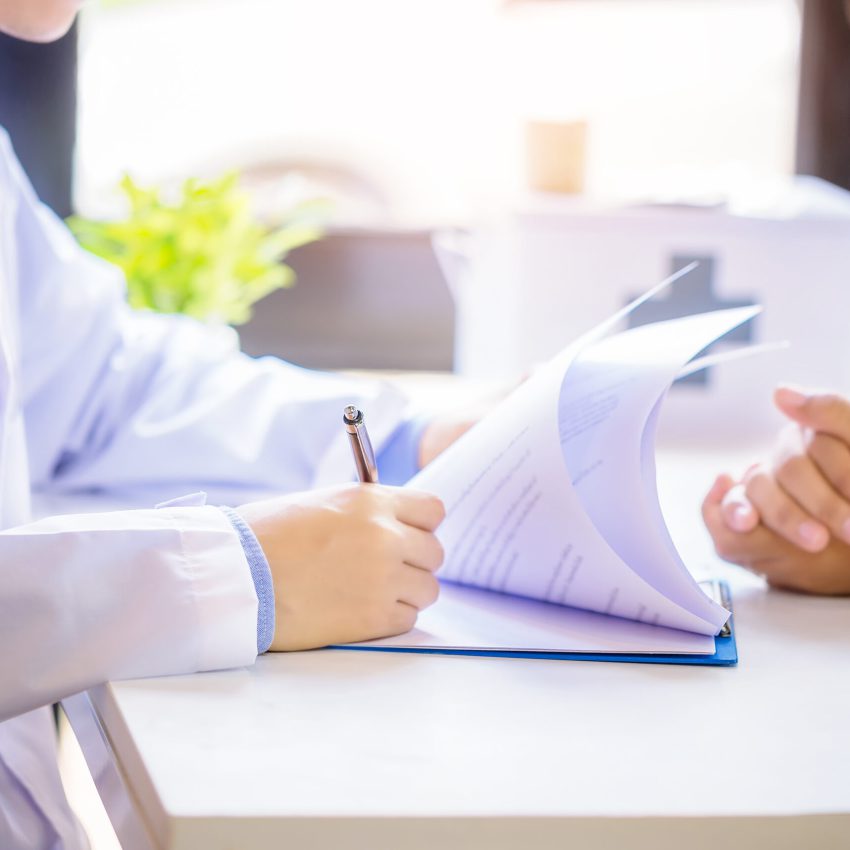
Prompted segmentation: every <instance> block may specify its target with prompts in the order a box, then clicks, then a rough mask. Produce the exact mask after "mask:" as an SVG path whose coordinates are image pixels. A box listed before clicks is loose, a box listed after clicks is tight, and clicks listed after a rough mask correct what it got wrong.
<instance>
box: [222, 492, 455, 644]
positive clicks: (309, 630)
mask: <svg viewBox="0 0 850 850" xmlns="http://www.w3.org/2000/svg"><path fill="white" fill-rule="evenodd" d="M238 513H239V514H240V515H241V516H242V517H243V519H244V520H245V521H246V522H247V523H248V525H249V526H250V527H251V529H252V530H253V532H254V534H255V535H256V537H257V539H258V541H259V543H260V545H261V546H262V548H263V552H264V553H265V555H266V558H267V560H268V562H269V566H270V567H271V572H272V579H273V582H274V594H275V634H274V640H273V641H272V645H271V649H272V650H298V649H314V648H316V647H321V646H327V645H328V644H333V643H349V642H351V641H362V640H371V639H374V638H379V637H386V636H388V635H396V634H401V633H403V632H406V631H409V630H410V629H411V628H413V626H414V624H415V623H416V616H417V614H418V613H419V611H420V610H422V609H423V608H426V607H428V606H429V605H431V604H432V603H433V602H434V601H435V600H436V599H437V595H438V593H439V586H438V582H437V578H436V576H435V575H434V573H435V572H436V571H437V570H438V569H439V567H440V566H441V565H442V563H443V548H442V546H441V544H440V542H439V541H438V540H437V538H436V537H435V535H434V531H435V529H436V528H437V526H438V525H439V524H440V523H441V522H442V520H443V518H444V516H445V510H444V508H443V504H442V502H441V501H440V500H439V499H438V498H437V497H436V496H431V495H428V494H426V493H423V492H420V491H416V490H406V489H400V488H395V487H385V486H381V485H377V484H352V485H344V486H339V487H332V488H328V489H324V490H313V491H310V492H306V493H295V494H293V495H289V496H283V497H280V498H276V499H270V500H268V501H263V502H254V503H251V504H247V505H243V506H242V507H240V508H239V509H238Z"/></svg>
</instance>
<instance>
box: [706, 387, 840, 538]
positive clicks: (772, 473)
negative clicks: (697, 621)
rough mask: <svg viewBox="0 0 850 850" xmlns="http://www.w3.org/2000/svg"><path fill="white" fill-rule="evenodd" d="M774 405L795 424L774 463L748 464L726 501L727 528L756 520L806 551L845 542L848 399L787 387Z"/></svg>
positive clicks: (743, 528)
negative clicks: (831, 543)
mask: <svg viewBox="0 0 850 850" xmlns="http://www.w3.org/2000/svg"><path fill="white" fill-rule="evenodd" d="M775 400H776V404H777V406H778V407H779V409H780V410H781V411H782V412H783V413H785V415H786V416H788V418H789V419H791V420H792V422H791V423H790V424H789V425H788V427H787V428H786V429H785V430H784V431H783V432H782V434H781V435H780V437H779V440H778V441H777V444H776V447H775V449H774V452H773V457H772V459H771V461H770V462H768V463H760V464H756V465H754V466H752V467H750V469H749V470H748V471H747V473H746V474H745V475H744V477H743V479H742V480H741V481H740V482H739V483H737V484H736V485H735V486H733V487H732V488H731V489H730V490H729V492H728V493H727V494H726V496H725V497H724V500H723V515H724V517H725V519H726V522H727V524H728V526H729V528H730V529H732V530H733V531H742V532H746V531H749V530H751V529H752V528H754V527H755V526H756V525H757V524H758V522H759V521H761V522H762V523H763V524H764V525H766V526H767V527H768V528H770V529H771V530H772V531H774V532H776V534H778V535H780V536H781V537H784V538H785V539H786V540H787V541H788V542H789V543H793V544H794V545H795V546H798V547H799V548H801V549H803V550H805V551H808V552H819V551H821V550H822V549H824V548H825V547H826V546H827V545H828V543H829V540H830V535H831V536H832V537H833V538H834V539H836V540H838V541H842V542H850V402H848V401H847V399H844V398H842V397H841V396H837V395H828V394H817V393H812V394H806V393H801V392H799V391H797V390H792V389H790V388H787V387H786V388H780V389H778V390H777V391H776V394H775Z"/></svg>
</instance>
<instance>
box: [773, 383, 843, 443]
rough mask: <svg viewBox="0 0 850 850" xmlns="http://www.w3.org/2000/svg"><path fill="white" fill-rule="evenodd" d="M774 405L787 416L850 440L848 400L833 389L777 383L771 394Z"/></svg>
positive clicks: (810, 426) (823, 431)
mask: <svg viewBox="0 0 850 850" xmlns="http://www.w3.org/2000/svg"><path fill="white" fill-rule="evenodd" d="M773 400H774V402H775V404H776V406H777V407H778V408H779V409H780V410H781V411H782V412H783V413H784V414H785V415H786V416H787V417H788V418H789V419H793V420H794V421H795V422H798V423H799V424H800V425H804V426H806V427H808V428H812V429H813V430H815V431H820V432H821V433H823V434H830V435H832V436H833V437H837V438H838V439H839V440H843V441H844V442H845V443H850V401H848V400H847V399H846V398H843V397H842V396H840V395H838V394H836V393H827V392H818V391H816V390H804V389H800V388H798V387H791V386H782V387H777V389H776V391H775V392H774V394H773Z"/></svg>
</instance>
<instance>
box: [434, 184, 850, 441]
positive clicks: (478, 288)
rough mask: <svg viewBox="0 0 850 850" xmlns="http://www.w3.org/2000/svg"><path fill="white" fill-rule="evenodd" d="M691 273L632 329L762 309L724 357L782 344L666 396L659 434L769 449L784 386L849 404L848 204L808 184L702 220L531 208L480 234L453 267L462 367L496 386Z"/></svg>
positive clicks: (656, 208)
mask: <svg viewBox="0 0 850 850" xmlns="http://www.w3.org/2000/svg"><path fill="white" fill-rule="evenodd" d="M443 253H444V254H445V252H443ZM455 253H457V252H455ZM693 260H696V261H698V262H699V266H698V267H697V268H696V269H695V270H694V271H693V272H691V273H690V274H688V275H686V276H685V277H683V278H682V279H681V280H679V281H678V282H677V283H675V284H674V286H673V287H672V288H671V289H670V290H669V291H667V292H666V293H665V294H664V295H663V296H661V297H660V298H656V299H654V300H653V301H651V302H648V303H647V304H646V305H644V306H643V307H642V308H640V309H639V310H638V311H637V312H636V313H635V315H634V316H633V321H635V322H645V321H658V320H660V319H664V318H672V317H674V316H678V315H686V314H689V313H694V312H702V311H705V310H716V309H722V308H724V307H731V306H741V305H743V304H751V303H756V304H761V305H762V306H763V307H764V312H763V313H762V314H761V315H759V316H758V317H757V318H756V319H755V320H754V321H753V322H752V323H751V324H750V325H749V326H748V327H747V328H744V329H741V330H739V331H737V332H736V333H735V334H734V335H733V337H732V338H731V339H728V340H727V342H726V343H725V344H726V345H732V344H734V345H749V344H758V343H764V342H781V341H787V342H788V343H789V345H788V347H787V348H786V349H783V350H777V351H771V352H769V353H764V354H758V355H755V356H753V357H749V358H745V359H742V360H740V361H735V362H732V363H727V364H723V365H720V366H717V367H714V368H712V369H711V370H710V371H708V372H706V373H704V374H702V375H700V376H698V377H696V378H692V379H690V380H688V381H684V382H680V383H677V384H675V385H674V387H673V389H672V390H671V392H670V395H669V396H668V398H667V400H666V401H665V403H664V406H663V415H662V421H663V431H664V433H665V436H666V437H668V438H671V439H678V438H682V439H685V440H688V439H690V438H694V439H698V440H699V441H701V442H708V443H712V444H715V445H716V444H717V443H718V442H722V443H724V444H728V443H729V442H730V441H738V442H752V441H753V440H754V439H760V438H762V437H766V436H767V435H769V434H772V433H773V432H774V431H775V429H776V427H777V425H778V424H779V423H780V422H781V421H782V420H781V418H780V417H779V416H778V414H777V413H776V412H775V411H774V410H773V407H772V403H771V393H772V390H773V387H774V386H775V385H776V384H778V383H780V382H790V383H795V384H802V385H806V386H816V387H828V388H832V389H835V390H839V391H843V392H850V193H846V192H843V191H842V190H839V189H837V188H836V187H834V186H831V185H830V184H827V183H824V182H823V181H820V180H817V179H815V178H796V179H793V180H790V181H788V182H787V183H786V184H784V185H783V186H782V187H781V188H779V189H774V190H773V191H772V192H771V193H768V195H767V196H766V197H765V196H760V197H759V198H758V199H757V201H753V200H750V201H749V202H746V201H740V200H739V201H736V202H731V201H730V202H728V203H725V204H722V205H717V206H713V207H710V208H706V207H689V206H681V205H670V206H664V205H657V204H656V205H643V206H639V207H638V206H636V207H619V208H611V207H604V206H596V207H594V206H592V205H591V204H590V203H589V202H586V201H581V200H569V199H563V200H561V199H557V198H554V197H553V198H534V199H532V200H531V201H530V202H529V203H528V204H526V205H525V206H524V207H523V208H522V209H520V210H518V211H516V212H514V213H512V214H510V215H506V216H504V217H502V218H500V219H499V220H498V221H493V222H490V223H489V224H487V225H482V226H481V227H480V228H478V229H476V230H474V231H472V232H471V233H470V234H468V236H467V238H466V239H465V241H464V242H463V257H462V260H461V261H458V258H457V256H455V257H454V258H453V260H449V261H447V262H446V267H447V270H448V271H449V274H450V277H453V278H454V289H455V293H456V298H457V322H458V323H457V336H456V346H455V348H456V370H457V371H458V372H459V373H461V374H463V375H466V376H469V377H473V378H494V377H502V376H507V375H512V374H516V373H519V372H523V371H525V370H528V369H529V368H533V366H534V364H536V363H539V362H540V361H543V360H545V359H547V358H548V357H551V356H552V355H553V354H555V353H556V352H557V351H559V350H560V349H561V348H563V347H564V346H565V345H566V344H567V343H568V342H570V341H571V340H573V339H575V338H576V337H578V336H579V335H580V334H581V333H583V332H585V331H587V330H588V329H589V328H591V327H592V326H593V325H594V324H596V323H598V322H600V321H602V320H603V319H605V318H607V317H608V316H610V315H612V314H613V313H615V312H616V311H617V310H619V309H620V308H622V307H623V306H624V305H625V304H626V303H627V302H628V301H630V300H632V299H633V298H635V297H636V296H637V295H639V294H640V293H641V292H643V291H645V290H646V289H649V288H650V287H651V286H652V285H654V284H655V283H658V282H659V281H661V280H662V279H664V278H665V277H667V276H668V275H670V274H671V273H672V272H673V271H675V270H676V269H677V268H680V267H682V266H684V265H685V264H687V263H689V262H691V261H693ZM721 345H722V344H721Z"/></svg>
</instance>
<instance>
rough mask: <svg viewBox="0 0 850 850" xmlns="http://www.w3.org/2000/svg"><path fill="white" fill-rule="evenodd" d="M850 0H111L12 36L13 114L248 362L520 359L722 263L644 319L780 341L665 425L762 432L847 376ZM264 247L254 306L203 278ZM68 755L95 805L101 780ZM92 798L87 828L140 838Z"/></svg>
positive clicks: (63, 200)
mask: <svg viewBox="0 0 850 850" xmlns="http://www.w3.org/2000/svg"><path fill="white" fill-rule="evenodd" d="M848 15H850V2H848V0H359V2H352V0H238V1H237V0H111V1H110V2H107V0H101V2H91V3H88V4H87V5H86V7H85V10H84V13H83V14H82V15H81V17H80V19H79V21H78V22H77V25H76V26H75V28H74V30H73V31H72V32H71V33H70V34H69V35H68V36H67V37H66V38H64V39H63V40H61V41H60V42H58V43H56V44H50V45H31V44H24V43H21V42H17V41H15V40H14V39H11V38H8V37H2V38H0V124H2V125H3V126H4V127H6V128H7V129H8V130H9V132H10V134H11V136H12V140H13V143H14V145H15V148H16V151H17V153H18V156H19V157H20V158H21V160H22V162H23V164H24V166H25V168H26V170H27V172H28V173H29V175H30V177H31V179H32V180H33V183H34V185H35V187H36V190H37V191H38V193H39V195H40V196H41V198H42V199H43V200H44V201H45V202H46V203H47V204H48V205H50V206H51V207H52V208H53V209H54V210H55V211H56V212H57V213H58V214H59V215H60V216H62V217H63V218H65V217H68V216H70V215H72V214H75V215H76V216H77V219H76V221H77V224H76V225H75V232H77V233H78V236H80V238H81V240H83V241H84V242H85V243H87V244H88V245H89V247H92V248H96V249H97V250H99V251H102V252H103V253H105V254H106V255H109V256H110V257H111V258H112V259H114V260H115V261H116V262H123V261H125V260H126V263H125V267H127V268H130V269H131V270H132V268H133V267H134V264H135V263H136V261H137V260H138V259H139V257H141V258H142V259H143V260H144V261H145V262H146V263H147V261H148V260H150V259H151V255H153V254H156V256H155V259H156V262H155V263H153V264H152V265H153V266H154V267H155V269H156V271H155V273H154V274H153V277H152V279H151V280H146V281H143V283H144V287H142V288H151V287H152V288H153V289H157V287H159V290H160V295H161V296H162V297H161V298H160V299H159V300H156V299H155V303H147V302H144V301H142V302H139V304H138V305H139V306H145V307H151V308H153V309H182V310H184V311H186V312H192V313H193V314H194V313H195V312H196V309H197V305H198V304H199V303H200V302H203V301H212V303H213V304H214V309H213V310H212V312H211V313H209V314H208V315H201V318H206V319H207V320H209V321H232V322H234V323H239V333H240V336H241V340H242V344H243V346H244V347H245V349H246V350H247V351H248V352H249V353H253V354H269V353H271V354H277V355H280V356H283V357H286V358H288V359H291V360H294V361H295V362H297V363H300V364H302V365H305V366H310V367H327V368H358V369H362V368H368V369H380V370H416V371H437V372H448V371H452V370H453V371H456V372H459V373H461V374H463V375H466V376H469V377H472V378H481V377H487V378H493V377H496V378H501V379H504V378H506V377H509V376H512V375H515V374H518V373H521V372H523V371H524V370H526V369H528V368H529V366H531V365H533V364H534V363H535V362H538V361H539V360H541V359H542V358H544V357H546V356H549V355H550V354H552V353H553V352H554V351H556V350H558V348H560V347H561V346H563V345H564V344H566V343H567V342H568V341H569V340H570V339H572V338H573V337H574V336H575V335H576V334H577V333H580V332H581V331H582V330H585V329H586V328H587V327H589V326H590V325H591V324H592V323H593V322H595V321H599V320H600V319H602V318H603V317H604V316H605V315H608V314H610V313H612V312H613V311H614V310H616V309H618V308H619V307H620V306H622V305H623V304H624V303H625V302H626V301H627V300H628V299H629V298H631V297H634V296H635V295H636V294H638V293H639V292H640V291H641V290H643V289H645V288H647V287H649V286H650V285H652V284H653V283H655V282H657V281H658V280H660V279H661V278H663V277H664V276H665V275H667V274H668V273H669V272H671V271H673V270H674V269H675V268H678V267H680V266H682V265H684V264H686V263H688V262H690V261H691V260H694V259H696V260H699V262H700V267H699V273H698V274H696V275H693V276H692V282H691V283H690V284H688V286H685V287H683V288H680V289H677V291H676V293H675V296H670V297H669V298H668V299H667V300H666V301H665V300H664V299H662V300H661V302H659V303H656V304H654V305H649V306H650V307H651V308H652V309H651V310H650V311H649V312H648V313H647V314H646V315H645V316H644V317H643V318H641V317H639V316H638V317H636V319H635V321H642V320H646V319H648V318H656V319H658V318H665V317H669V316H672V315H676V314H679V313H682V312H688V311H691V310H696V309H700V310H702V309H712V308H715V307H718V306H726V305H730V304H747V303H752V302H756V301H757V302H759V303H762V304H764V305H765V307H766V310H765V313H764V316H763V317H759V319H758V321H757V322H756V323H755V325H754V330H753V331H751V332H750V333H749V335H748V336H746V337H744V338H741V339H740V340H739V342H741V343H744V344H748V343H752V342H759V341H765V340H767V341H771V340H789V341H791V342H792V347H791V348H790V349H789V350H788V352H786V353H784V354H782V353H778V354H774V355H772V356H771V357H770V358H767V357H762V358H753V360H752V362H746V363H743V364H740V365H736V366H735V367H734V368H731V369H726V370H718V371H719V374H718V375H714V374H712V376H711V377H710V379H709V378H704V379H701V380H700V381H699V382H696V383H692V384H689V385H685V386H681V387H679V388H677V390H676V392H674V393H673V394H671V398H670V399H668V401H667V403H666V404H665V408H664V409H665V417H666V420H665V421H666V422H667V424H668V426H671V428H672V430H671V431H670V432H669V433H670V434H671V435H672V437H671V438H676V439H684V438H688V439H696V440H700V441H702V442H708V441H710V440H714V441H716V440H727V441H730V440H738V439H741V437H742V434H744V432H745V431H746V430H747V426H748V425H749V426H752V428H751V431H752V434H756V433H757V434H762V435H763V434H767V433H769V431H768V426H770V430H771V431H772V425H771V422H770V420H769V408H770V403H769V394H770V388H771V386H772V384H773V383H774V382H775V381H776V380H797V381H800V382H803V383H806V382H814V383H817V384H833V385H839V387H841V388H844V389H845V390H848V389H850V358H848V357H847V356H846V349H845V346H846V338H847V330H846V317H847V316H848V315H850V195H848V194H847V192H846V191H845V190H847V189H848V188H850V26H848V20H850V18H848ZM234 172H235V173H238V175H239V185H240V187H241V189H240V191H241V192H242V193H243V194H242V195H239V196H237V195H236V194H234V193H235V191H236V190H235V189H234V188H233V187H232V186H231V184H230V183H229V182H228V180H227V178H225V179H224V180H223V181H222V176H223V175H227V174H231V173H234ZM125 174H129V175H132V178H133V181H134V182H133V184H132V185H130V186H128V184H126V183H125V184H124V185H125V188H124V190H123V191H122V190H121V188H120V183H121V181H122V178H123V176H124V175H125ZM800 175H811V176H813V177H814V178H818V179H814V180H813V179H805V178H802V177H800ZM189 178H192V179H193V181H195V182H193V183H190V184H189V186H188V187H187V186H186V184H185V181H186V180H187V179H189ZM210 181H212V182H210ZM140 187H141V188H140ZM181 187H183V188H182V189H181ZM199 187H200V188H199ZM157 189H161V192H162V197H161V198H160V197H159V196H158V195H156V190H157ZM181 192H182V195H181ZM134 199H135V200H134ZM175 199H176V200H175ZM316 202H318V206H317V205H316ZM246 204H249V205H250V210H251V212H250V217H251V218H250V219H249V218H248V217H247V216H248V213H247V212H246V209H247V208H248V207H246ZM311 204H312V206H311ZM305 205H306V207H305ZM128 207H129V211H128ZM306 208H309V209H311V210H312V212H311V213H310V216H309V221H308V220H307V219H305V218H304V217H303V215H304V213H303V211H304V209H306ZM317 211H318V212H317ZM116 220H117V221H118V222H119V223H120V224H119V225H118V230H115V229H114V228H113V225H112V224H111V223H112V222H114V221H116ZM234 222H235V223H236V224H234ZM252 222H253V224H252ZM305 222H306V223H305ZM111 228H113V229H111ZM116 234H117V235H120V236H121V239H118V238H117V235H116ZM266 235H269V239H270V240H271V242H270V241H267V240H266ZM153 236H155V238H153ZM319 236H321V238H317V237H319ZM281 237H282V238H281ZM121 240H123V242H122V241H121ZM234 240H236V241H237V242H238V249H239V250H238V251H237V254H238V257H237V261H234V259H233V257H231V256H228V255H226V254H227V252H226V251H225V250H224V249H223V248H222V245H224V244H225V243H227V244H231V243H233V241H234ZM272 242H274V245H276V246H277V248H276V249H275V250H272V247H274V246H273V245H272ZM130 243H132V244H130ZM128 245H130V247H128ZM181 246H182V247H181ZM187 246H188V247H187ZM281 246H283V247H281ZM181 251H182V252H183V254H181ZM110 252H111V253H110ZM122 252H123V253H122ZM133 252H135V253H133ZM146 252H147V253H146ZM130 255H132V256H131V260H132V261H131V260H128V259H127V257H128V256H130ZM284 255H285V261H286V263H288V264H289V266H291V269H292V270H293V272H286V271H283V270H282V269H283V267H282V266H280V262H281V261H282V260H283V259H284ZM148 265H151V263H148ZM194 265H202V266H203V268H204V269H205V275H204V276H203V277H202V279H200V280H199V281H195V282H192V281H189V280H184V279H183V275H184V271H183V270H184V269H185V268H188V267H192V266H194ZM245 266H249V267H250V268H251V270H252V274H253V273H254V272H257V274H254V276H253V277H250V276H249V278H250V279H249V278H246V279H245V280H244V281H242V283H243V284H244V287H243V289H244V290H245V291H247V290H249V289H250V293H249V295H246V296H244V297H241V296H240V298H238V299H236V300H235V301H229V302H227V303H225V302H223V301H216V299H215V298H213V299H205V298H204V297H197V296H199V295H200V296H203V295H204V287H208V286H211V285H212V284H211V283H210V281H215V282H216V285H217V286H221V287H222V289H223V290H227V289H228V286H229V283H230V281H229V280H228V276H229V274H230V273H231V271H232V272H233V273H234V274H236V271H238V270H239V269H242V272H244V267H245ZM242 272H240V273H242ZM293 273H294V276H295V280H294V285H292V284H293V279H292V278H293ZM185 274H188V273H185ZM130 277H131V281H130V282H131V297H134V296H133V293H134V292H136V291H137V290H134V289H133V284H134V281H133V279H132V274H131V275H130ZM278 287H282V288H278ZM270 290H274V291H271V294H268V295H266V296H265V297H264V298H262V299H261V300H257V298H259V297H260V295H264V294H265V293H266V292H268V291H270ZM178 296H179V297H178ZM253 302H256V303H254V306H253V315H252V317H251V318H250V320H249V321H247V322H245V321H244V320H245V319H247V318H248V315H249V312H250V305H251V304H252V303H253ZM216 305H217V306H216ZM441 386H443V385H442V384H441ZM63 746H64V747H73V746H74V744H73V739H72V736H63ZM63 758H64V759H65V762H66V776H67V775H69V773H70V775H71V776H72V779H71V780H70V781H69V786H68V787H69V793H70V794H71V796H72V798H74V801H75V803H77V804H78V808H79V809H80V810H81V811H82V810H83V809H85V808H86V806H87V805H89V804H85V803H80V802H79V798H78V796H76V795H82V796H85V794H88V799H89V800H94V799H96V797H95V792H94V791H93V788H92V787H91V780H90V778H89V777H88V775H87V772H86V770H85V768H84V767H82V766H81V762H80V757H79V755H77V756H76V758H74V757H72V756H68V754H67V753H65V754H64V755H63ZM86 788H87V791H86V790H85V789H86ZM81 789H82V790H81ZM93 817H100V826H99V827H98V826H92V825H91V824H89V827H90V830H91V832H92V835H98V839H97V840H96V842H95V846H96V847H97V848H99V850H100V848H111V847H114V846H117V845H116V844H115V840H114V836H113V835H111V830H110V829H109V826H108V824H107V823H106V821H105V815H103V813H102V812H101V813H100V814H99V815H93Z"/></svg>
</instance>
